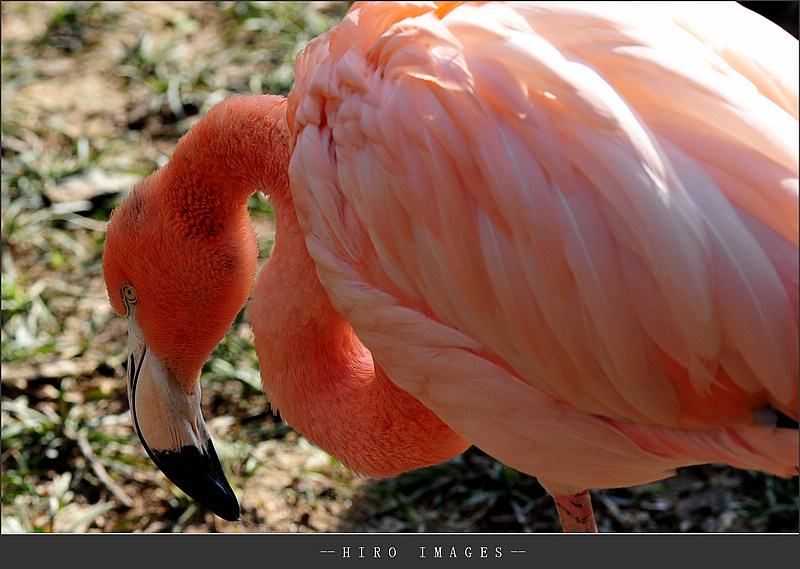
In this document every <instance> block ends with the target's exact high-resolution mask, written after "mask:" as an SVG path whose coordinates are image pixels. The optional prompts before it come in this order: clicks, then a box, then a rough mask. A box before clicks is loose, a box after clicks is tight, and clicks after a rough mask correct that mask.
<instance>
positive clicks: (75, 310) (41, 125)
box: [1, 2, 798, 533]
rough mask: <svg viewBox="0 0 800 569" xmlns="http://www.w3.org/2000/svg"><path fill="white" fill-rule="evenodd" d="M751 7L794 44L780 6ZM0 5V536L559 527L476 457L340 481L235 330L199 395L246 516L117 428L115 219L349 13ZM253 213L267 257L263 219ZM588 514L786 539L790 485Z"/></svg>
mask: <svg viewBox="0 0 800 569" xmlns="http://www.w3.org/2000/svg"><path fill="white" fill-rule="evenodd" d="M745 4H747V5H748V6H749V7H754V8H755V9H757V10H759V11H762V12H764V13H765V14H766V15H767V16H768V17H770V18H772V19H773V20H776V21H779V23H781V24H782V25H783V26H784V27H785V28H786V29H787V30H789V31H790V32H791V33H793V34H794V35H795V37H796V36H797V18H798V16H797V3H796V2H754V3H745ZM750 5H752V6H750ZM1 7H2V533H15V532H178V531H181V532H290V533H291V532H374V531H380V532H489V531H491V532H532V531H535V532H547V531H560V526H559V525H558V520H557V518H556V515H555V508H554V506H553V503H552V500H551V499H550V498H549V497H548V496H547V495H546V494H545V493H544V491H543V490H542V489H541V487H540V486H539V485H538V483H537V482H536V481H535V479H533V478H531V477H529V476H526V475H523V474H520V473H519V472H516V471H514V470H512V469H509V468H507V467H505V466H503V465H501V464H499V463H497V462H496V461H494V460H493V459H491V458H489V457H487V456H486V455H484V454H483V453H481V452H480V451H478V450H476V449H471V450H470V451H468V452H467V453H465V454H464V455H462V456H460V457H457V458H455V459H453V460H451V461H449V462H446V463H444V464H441V465H438V466H435V467H431V468H427V469H423V470H419V471H414V472H410V473H407V474H405V475H403V476H400V477H398V478H395V479H391V480H384V481H376V480H370V479H362V478H359V477H356V476H354V475H353V474H351V473H350V472H348V471H347V470H346V469H345V468H343V467H342V466H341V465H340V464H338V463H337V462H336V461H334V460H333V459H331V458H330V457H329V456H328V455H327V454H325V453H324V452H322V451H320V450H318V449H316V448H314V447H313V446H312V445H310V444H309V443H308V442H306V441H305V440H304V439H303V438H302V437H300V436H299V435H297V434H296V433H295V432H294V431H292V430H291V429H290V428H289V427H287V426H285V425H283V424H282V423H281V422H280V420H279V419H278V418H275V417H274V416H273V415H272V414H271V412H270V410H269V408H268V405H267V404H266V399H265V397H264V395H263V393H262V391H261V388H260V380H259V375H258V368H257V364H256V359H255V355H254V352H253V348H252V344H251V340H252V338H251V332H250V330H249V326H248V325H247V323H246V322H245V321H244V319H243V318H242V317H241V316H240V317H239V319H237V321H236V323H235V324H234V326H233V328H232V329H231V331H230V333H229V334H228V336H227V337H226V339H225V340H224V341H223V343H222V344H221V345H220V346H219V347H218V348H217V350H216V351H215V352H214V354H213V356H212V358H211V359H210V361H209V362H208V364H207V365H206V367H205V369H204V372H203V377H202V383H203V400H204V414H205V416H206V417H207V419H208V424H209V429H210V431H211V433H212V436H213V437H214V440H215V443H216V448H217V451H218V453H219V455H220V458H221V460H222V462H223V464H224V465H225V468H226V471H227V473H228V475H229V479H230V482H231V484H232V486H233V488H234V489H235V490H236V492H237V495H238V496H239V497H240V499H241V501H242V515H243V519H242V521H241V522H240V523H229V522H225V521H222V520H220V519H218V518H216V517H214V516H213V515H212V514H210V513H208V512H206V511H205V510H203V509H201V508H199V507H198V506H196V505H195V504H194V503H193V502H192V501H191V500H189V499H188V498H187V497H186V496H185V495H184V494H183V493H182V492H181V491H180V490H178V489H177V488H176V487H175V486H173V485H172V484H171V483H169V482H168V481H167V480H166V479H165V478H164V477H163V476H162V475H161V473H160V472H159V471H158V470H156V468H155V467H154V466H153V465H152V463H151V462H150V460H149V459H148V457H147V455H146V454H145V452H144V450H143V448H142V446H141V444H140V443H139V441H138V439H137V438H136V436H135V434H134V432H133V429H132V427H131V423H130V416H129V413H128V402H127V398H126V382H125V367H124V366H125V361H126V353H127V343H126V327H125V323H124V321H123V319H121V318H117V317H115V316H114V315H113V313H112V311H111V308H110V306H109V304H108V299H107V297H106V292H105V287H104V284H103V279H102V265H101V255H102V247H103V240H104V233H105V226H106V222H107V220H108V216H109V213H110V212H111V210H112V209H113V208H114V207H115V206H116V205H117V204H118V203H119V202H120V201H121V200H122V198H123V197H124V196H125V195H126V194H127V192H128V191H130V189H131V188H132V186H133V185H134V184H135V183H136V182H137V181H138V180H140V179H141V178H143V177H144V176H146V175H148V174H149V173H151V172H152V171H153V170H154V169H156V168H158V167H159V166H162V165H163V164H165V163H166V162H167V160H168V158H169V156H170V155H171V153H172V150H173V148H174V146H175V143H176V141H177V139H178V138H179V137H180V136H181V135H182V134H184V133H185V132H186V131H187V130H188V129H189V128H190V127H191V126H192V125H193V124H194V123H195V122H196V121H197V120H198V119H199V118H200V117H201V116H203V115H204V114H205V113H206V112H207V111H208V109H209V108H210V107H211V106H213V105H214V104H216V103H218V102H220V101H221V100H223V99H224V98H226V97H228V96H229V95H231V94H233V93H244V92H250V93H279V94H283V95H286V94H287V93H288V92H289V90H290V88H291V86H292V82H293V67H292V66H293V61H294V57H295V55H296V53H297V52H298V51H299V49H301V48H302V47H303V46H304V45H305V44H306V43H307V42H308V41H309V40H310V39H312V38H314V37H316V36H317V35H319V34H320V33H322V32H324V31H325V30H327V29H328V28H329V27H331V26H333V25H335V24H336V23H337V22H338V21H340V19H341V18H342V16H343V14H344V13H345V11H346V10H347V7H348V4H347V3H341V2H317V3H304V2H291V3H289V2H286V3H281V2H180V3H178V2H175V3H173V2H131V3H128V2H3V3H2V6H1ZM742 41H748V40H747V38H743V39H742ZM250 205H251V211H252V217H253V221H254V224H255V225H256V227H257V229H258V234H259V245H260V248H261V254H262V259H263V258H266V256H267V255H268V253H269V250H270V248H271V245H272V217H271V211H270V208H269V204H268V203H267V202H266V200H265V199H264V198H261V197H259V196H254V197H253V198H252V201H251V204H250ZM593 500H594V506H595V511H596V515H597V519H598V525H599V527H600V529H601V531H624V532H639V531H646V532H720V531H737V532H765V531H768V532H795V533H796V532H797V531H798V479H797V477H795V478H794V479H792V480H782V479H779V478H775V477H771V476H767V475H764V474H761V473H755V472H743V471H736V470H733V469H729V468H722V467H717V466H703V467H696V468H687V469H683V470H681V471H680V473H679V475H678V476H676V477H674V478H671V479H669V480H665V481H662V482H658V483H654V484H647V485H643V486H637V487H633V488H628V489H622V490H615V491H596V492H594V498H593Z"/></svg>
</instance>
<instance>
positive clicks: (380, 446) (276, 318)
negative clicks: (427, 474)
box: [249, 191, 469, 477]
mask: <svg viewBox="0 0 800 569" xmlns="http://www.w3.org/2000/svg"><path fill="white" fill-rule="evenodd" d="M270 199H271V201H272V203H273V206H274V208H275V217H276V235H275V247H274V249H273V251H272V255H271V257H270V259H269V260H268V262H267V263H266V265H265V266H264V268H263V269H262V273H261V276H260V277H259V279H258V282H257V283H256V285H255V289H254V294H253V300H252V302H251V305H250V308H249V316H250V320H251V322H252V325H253V330H254V332H255V345H256V351H257V353H258V356H259V364H260V367H261V376H262V381H263V384H264V388H265V391H266V393H267V395H268V397H269V400H270V403H271V405H272V407H273V409H275V410H278V411H280V414H281V417H282V419H283V420H285V421H286V422H287V423H289V424H290V425H292V427H293V428H295V429H296V430H297V431H298V432H300V433H301V434H302V435H303V436H305V437H306V438H307V439H309V440H310V441H311V442H313V443H314V444H316V445H318V446H319V447H321V448H323V449H324V450H326V451H327V452H328V453H329V454H331V455H332V456H334V457H335V458H337V459H338V460H339V461H341V462H342V463H343V464H344V465H345V466H347V467H348V468H350V469H352V470H353V471H355V472H358V473H360V474H363V475H367V476H375V477H382V476H392V475H395V474H398V473H400V472H405V471H407V470H412V469H415V468H420V467H423V466H428V465H431V464H436V463H439V462H442V461H444V460H447V459H449V458H452V457H453V456H455V455H456V454H460V453H461V452H463V451H464V450H465V449H466V448H467V446H469V443H467V442H466V441H464V440H463V439H462V438H461V437H459V436H458V435H456V434H455V433H454V432H453V431H451V430H450V429H449V428H448V427H447V426H446V425H445V424H444V423H442V422H441V420H440V419H439V418H438V417H437V416H436V415H434V414H433V413H432V412H431V411H430V410H428V409H427V408H426V407H424V406H423V405H422V404H421V403H420V402H419V401H418V400H417V399H415V398H414V397H412V396H411V395H409V394H408V393H407V392H405V391H403V390H401V389H400V388H398V387H397V386H396V385H395V384H394V383H392V382H391V381H390V380H389V378H388V377H387V376H386V374H385V373H384V371H383V370H382V369H381V368H380V367H379V366H377V365H376V364H375V362H374V361H373V358H372V355H371V353H370V352H369V350H368V349H367V348H366V347H365V346H364V345H363V344H362V343H361V342H360V341H359V339H358V338H357V337H356V335H355V333H354V332H353V329H352V328H351V327H350V325H349V324H348V323H347V321H346V320H345V319H344V318H343V317H342V316H341V315H340V314H339V313H338V312H336V310H335V309H334V307H333V306H332V305H331V302H330V300H329V298H328V295H327V293H326V291H325V289H324V288H323V286H322V284H321V283H320V281H319V278H318V276H317V272H316V269H315V266H314V261H313V260H312V258H311V256H310V255H309V253H308V250H307V248H306V245H305V237H304V235H303V233H302V230H301V228H300V225H299V223H298V220H297V217H296V213H295V210H294V205H293V203H292V201H291V197H290V196H289V194H288V191H286V192H283V193H275V194H273V195H272V196H271V198H270Z"/></svg>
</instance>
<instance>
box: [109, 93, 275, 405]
mask: <svg viewBox="0 0 800 569" xmlns="http://www.w3.org/2000/svg"><path fill="white" fill-rule="evenodd" d="M231 105H237V107H238V108H237V112H235V113H232V112H230V106H231ZM243 107H244V112H243ZM283 109H284V100H283V99H282V98H279V97H234V98H232V99H230V100H229V101H226V102H225V103H222V104H220V105H218V106H217V107H216V108H214V109H213V110H212V111H211V112H209V114H208V115H207V116H206V117H205V118H204V119H203V121H201V122H200V123H198V124H197V125H196V126H195V127H194V128H193V129H192V131H190V132H189V133H188V134H187V135H186V136H185V137H183V138H182V139H181V141H180V142H179V144H178V146H177V147H176V149H175V154H174V156H173V158H172V159H171V160H170V162H169V163H168V164H167V165H166V166H164V168H162V169H161V170H159V171H157V172H155V173H154V174H153V175H152V176H150V177H149V178H147V179H146V180H144V181H143V182H141V183H140V184H139V185H138V186H137V187H136V188H134V190H133V192H132V193H131V194H130V196H128V198H127V199H126V200H125V201H124V202H123V203H122V204H121V205H120V206H119V207H118V208H117V209H116V210H115V211H114V213H113V214H112V216H111V222H110V224H109V226H108V233H107V235H106V245H105V252H104V259H103V271H104V276H105V280H106V287H107V290H108V295H109V299H110V301H111V304H112V306H113V307H114V310H115V311H116V312H117V313H118V314H120V315H124V314H125V313H126V311H127V308H126V306H125V302H124V300H123V296H122V294H123V293H122V291H123V288H124V287H125V286H128V285H130V286H132V287H133V288H134V290H135V292H136V296H137V300H136V319H137V322H138V324H139V326H140V327H141V329H142V332H143V334H144V336H145V338H146V340H147V342H148V345H149V346H150V349H151V350H152V351H153V353H154V354H155V355H156V356H158V357H159V358H161V359H162V360H163V361H164V362H165V363H166V365H167V366H168V367H169V368H170V369H172V371H173V372H174V373H175V374H176V376H177V377H178V378H180V380H181V382H182V384H183V385H184V388H185V389H186V390H187V391H189V390H190V388H191V387H192V386H193V385H194V382H195V381H196V379H197V377H198V373H199V371H200V369H201V368H202V366H203V364H204V362H205V360H206V359H207V358H208V356H209V355H210V353H211V351H212V350H213V349H214V347H215V346H216V345H217V344H218V343H219V341H220V340H221V339H222V338H223V336H224V335H225V333H226V331H227V330H228V328H229V327H230V324H231V322H232V321H233V319H234V317H235V316H236V313H237V312H238V311H239V310H240V309H241V307H242V305H243V304H244V302H245V300H246V299H247V296H248V294H249V291H250V287H251V285H252V283H253V279H254V276H255V270H256V260H257V254H258V253H257V246H256V238H255V234H254V231H253V228H252V225H251V223H250V218H249V216H248V213H247V199H248V197H249V196H250V195H251V194H252V193H253V192H254V191H255V190H257V189H263V190H271V189H275V188H274V187H276V186H283V185H285V186H286V187H288V178H287V177H286V176H287V175H286V173H285V172H286V169H287V166H288V142H287V144H286V145H285V146H286V148H285V149H284V148H283V146H284V145H280V144H275V134H276V133H277V134H278V135H281V134H282V133H283V132H284V131H285V127H283V125H282V124H280V122H281V121H282V118H280V117H282V112H283ZM233 123H235V124H233ZM226 133H230V136H226ZM283 140H285V141H288V135H285V136H284V137H283ZM276 148H277V149H279V150H281V154H280V155H276ZM283 150H285V152H283Z"/></svg>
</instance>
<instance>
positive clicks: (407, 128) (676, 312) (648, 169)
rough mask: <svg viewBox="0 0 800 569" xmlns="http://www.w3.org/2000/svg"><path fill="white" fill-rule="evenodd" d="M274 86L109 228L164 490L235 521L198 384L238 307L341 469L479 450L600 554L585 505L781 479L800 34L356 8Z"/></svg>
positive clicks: (692, 18) (685, 22)
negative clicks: (266, 251) (265, 239)
mask: <svg viewBox="0 0 800 569" xmlns="http://www.w3.org/2000/svg"><path fill="white" fill-rule="evenodd" d="M295 74H296V84H295V86H294V88H293V90H292V92H291V93H290V94H289V96H288V98H283V97H279V96H273V95H240V96H233V97H231V98H230V99H228V100H226V101H224V102H222V103H220V104H219V105H217V106H216V107H214V108H213V109H211V110H210V111H209V112H208V113H207V115H206V116H205V117H204V118H203V119H202V120H200V121H199V122H198V123H197V124H196V125H195V126H194V127H193V128H192V129H191V130H190V132H188V133H187V134H186V135H185V136H184V137H183V138H182V139H181V140H180V141H179V143H178V144H177V147H176V148H175V151H174V155H173V157H172V158H171V160H170V161H169V163H168V164H167V165H165V166H164V167H163V168H161V169H160V170H158V171H156V172H155V173H153V174H152V175H151V176H150V177H148V178H147V179H145V180H144V181H142V182H141V183H140V184H138V185H137V186H136V187H135V188H134V189H133V191H132V192H131V193H130V194H129V196H128V197H127V198H126V199H125V200H124V201H123V203H122V204H121V205H119V207H118V208H117V209H116V210H115V211H114V212H113V214H112V216H111V219H110V223H109V226H108V232H107V238H106V244H105V252H104V275H105V280H106V286H107V291H108V295H109V299H110V302H111V305H112V306H113V308H114V310H115V311H116V313H118V314H119V315H121V316H125V317H126V318H127V324H128V326H129V350H130V357H129V362H128V397H129V403H130V409H131V413H132V419H133V425H134V428H135V430H136V432H137V434H138V436H139V438H140V439H141V442H142V444H143V445H144V448H145V449H146V450H147V452H148V454H149V455H150V457H151V458H152V460H153V461H154V462H155V464H156V465H157V466H158V467H159V468H160V469H161V470H162V471H163V472H164V473H165V474H166V476H167V477H169V478H170V479H171V480H172V481H173V482H175V483H176V484H177V485H178V486H179V487H181V488H182V489H183V490H184V491H185V492H186V493H187V494H188V495H189V496H191V497H193V498H194V499H196V500H198V501H200V502H201V503H203V504H205V505H206V506H207V507H208V508H210V509H211V510H212V511H213V512H214V513H215V514H217V515H218V516H220V517H222V518H224V519H227V520H236V519H240V513H239V504H238V501H237V499H236V496H235V494H234V492H233V490H232V489H231V487H230V485H229V484H228V482H227V480H226V478H225V475H224V473H223V469H222V467H221V466H220V463H219V460H218V458H217V456H216V453H215V451H214V447H213V444H212V442H211V438H210V436H209V433H208V430H207V429H206V426H205V423H204V420H203V416H202V413H201V411H200V406H199V405H200V383H199V374H200V370H201V368H202V366H203V364H204V362H205V361H206V359H207V358H208V357H209V355H210V353H211V351H212V350H213V349H214V347H215V346H216V345H217V344H218V343H219V341H220V340H221V339H222V338H223V336H224V335H225V333H226V331H227V330H228V328H229V327H230V325H231V323H232V322H233V319H234V318H235V316H236V314H237V313H238V311H239V310H240V309H241V308H242V307H243V305H244V303H245V302H246V300H247V299H248V298H250V299H251V300H250V304H249V307H248V309H247V310H248V312H247V314H248V318H249V321H250V323H251V325H252V328H253V332H254V344H255V348H256V352H257V355H258V360H259V366H260V371H261V375H262V380H263V386H264V390H265V393H266V395H267V397H268V400H269V403H270V404H271V407H272V408H273V409H274V410H279V411H280V414H281V417H282V419H283V420H285V421H286V422H287V423H289V424H290V425H292V426H293V427H294V428H295V429H296V430H297V431H298V432H300V433H301V434H303V435H304V436H305V437H306V438H307V439H309V440H310V441H311V442H313V443H314V444H316V445H318V446H319V447H321V448H322V449H324V450H326V451H327V452H328V453H330V454H331V455H332V456H334V457H335V458H337V459H338V460H339V461H341V462H342V463H343V464H344V465H345V466H347V467H348V468H350V469H352V470H353V471H354V472H356V473H359V474H362V475H365V476H370V477H388V476H394V475H397V474H398V473H401V472H404V471H407V470H411V469H416V468H421V467H424V466H427V465H432V464H436V463H438V462H441V461H444V460H447V459H449V458H451V457H453V456H455V455H458V454H459V453H461V452H463V451H464V450H465V449H466V448H467V447H469V446H470V445H476V446H477V447H479V448H481V449H482V450H484V451H485V452H487V453H488V454H490V455H492V456H494V457H495V458H497V459H498V460H500V461H502V462H504V463H505V464H507V465H509V466H511V467H513V468H515V469H518V470H520V471H522V472H525V473H528V474H531V475H533V476H536V477H537V478H538V480H539V481H540V482H541V484H542V485H543V487H544V488H545V489H546V490H547V491H548V492H549V493H550V495H551V496H552V497H553V498H554V501H555V504H556V508H557V510H558V513H559V516H560V519H561V522H562V526H563V529H564V530H565V531H596V523H595V519H594V515H593V511H592V507H591V499H590V495H589V490H590V489H594V488H617V487H624V486H629V485H635V484H641V483H646V482H650V481H655V480H659V479H663V478H665V477H669V476H671V475H673V474H674V472H675V469H676V468H679V467H683V466H687V465H695V464H705V463H725V464H728V465H731V466H734V467H736V468H740V469H751V470H761V471H765V472H768V473H772V474H774V475H778V476H783V477H791V476H794V475H796V474H797V472H798V429H797V418H798V379H797V378H798V276H797V275H798V138H797V130H798V96H797V93H798V88H797V86H798V44H797V40H795V39H794V38H792V37H791V36H789V35H788V34H787V33H785V32H784V31H783V30H781V29H780V28H778V27H777V26H775V25H773V24H771V23H770V22H768V21H766V20H764V19H762V18H761V17H759V16H756V15H755V14H753V13H752V12H750V11H748V10H746V9H744V8H742V7H741V6H737V5H735V4H719V3H711V4H710V5H709V4H705V5H695V4H694V3H675V4H672V3H669V4H664V5H662V4H644V5H641V4H630V5H627V4H606V3H601V2H586V3H567V4H542V5H539V4H529V3H522V2H509V3H503V2H490V3H487V4H482V3H478V2H475V3H473V2H465V3H461V2H454V3H451V2H436V3H433V2H374V3H371V2H366V3H356V4H355V5H354V6H353V7H352V8H351V10H350V11H349V12H348V14H347V16H346V17H345V18H344V20H343V21H342V22H341V23H340V24H339V25H337V26H336V27H334V28H333V29H332V30H331V31H329V32H327V33H325V34H324V35H321V36H320V37H318V38H316V39H315V40H313V41H312V42H310V43H309V45H308V46H307V47H306V49H305V50H304V51H303V52H302V53H301V54H300V55H299V56H298V58H297V61H296V65H295ZM256 191H263V192H264V193H265V194H266V195H267V196H268V197H269V200H270V201H271V203H272V204H273V206H274V212H275V224H276V234H275V245H274V249H273V251H272V253H271V255H270V257H269V259H268V260H267V261H266V262H265V264H264V266H263V268H262V269H261V271H260V275H259V276H258V279H257V280H256V279H255V275H256V268H257V249H256V237H255V234H254V230H253V228H252V225H251V223H250V219H249V216H248V211H247V201H248V198H249V197H250V196H251V195H252V194H253V193H254V192H256Z"/></svg>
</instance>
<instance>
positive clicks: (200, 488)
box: [150, 442, 242, 522]
mask: <svg viewBox="0 0 800 569" xmlns="http://www.w3.org/2000/svg"><path fill="white" fill-rule="evenodd" d="M204 450H207V451H208V452H207V453H206V452H201V450H200V449H198V448H197V447H194V446H185V447H183V448H181V450H179V451H152V453H151V454H150V456H151V458H152V459H153V462H155V463H156V466H158V468H159V469H160V470H161V472H163V473H164V475H165V476H166V477H167V478H169V479H170V480H171V481H172V482H173V484H175V485H176V486H177V487H178V488H180V489H181V490H183V491H184V492H185V493H186V495H188V496H189V497H191V498H192V499H194V500H196V501H198V502H200V504H202V505H203V506H205V507H206V508H208V509H209V510H211V511H212V512H214V514H216V515H217V516H219V517H220V518H222V519H223V520H227V521H229V522H238V521H240V520H241V519H242V516H241V513H240V511H239V501H238V500H237V499H236V495H235V494H234V493H233V489H232V488H231V486H230V484H228V480H227V479H226V478H225V474H224V473H223V471H222V466H221V465H220V463H219V459H218V458H217V453H216V451H215V450H214V446H213V445H212V444H211V443H210V442H209V445H208V448H207V449H204Z"/></svg>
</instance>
